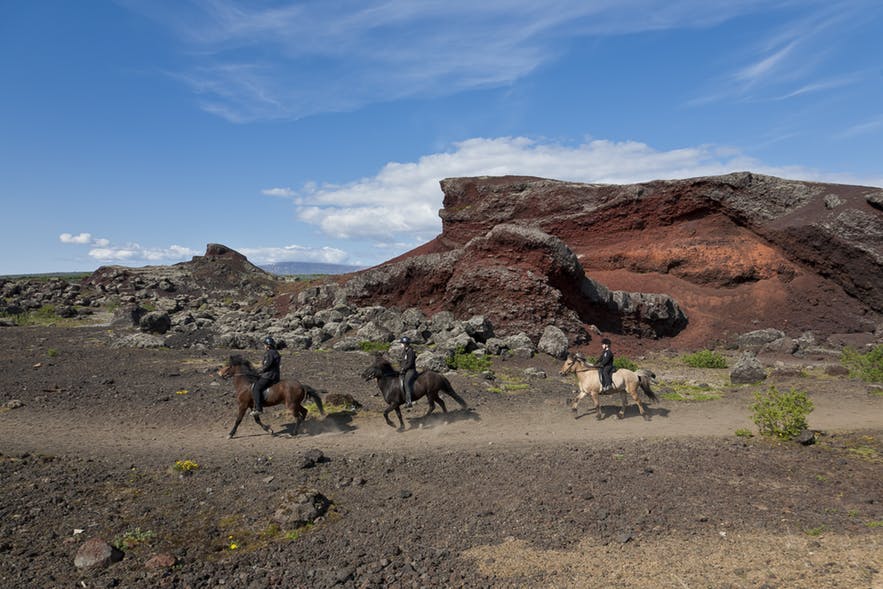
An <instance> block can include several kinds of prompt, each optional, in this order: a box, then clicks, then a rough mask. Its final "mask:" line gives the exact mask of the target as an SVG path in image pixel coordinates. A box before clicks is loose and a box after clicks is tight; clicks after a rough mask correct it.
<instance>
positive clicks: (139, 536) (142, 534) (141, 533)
mask: <svg viewBox="0 0 883 589" xmlns="http://www.w3.org/2000/svg"><path fill="white" fill-rule="evenodd" d="M155 536H156V534H154V533H153V532H151V531H150V530H142V529H141V528H135V529H134V530H129V531H127V532H126V533H125V534H123V535H122V536H117V537H116V538H115V539H114V541H113V542H112V544H113V545H114V546H116V547H117V548H119V549H120V550H122V551H124V552H125V551H126V550H131V549H133V548H135V547H136V546H138V545H139V544H145V543H147V542H150V540H152V539H153V538H154V537H155Z"/></svg>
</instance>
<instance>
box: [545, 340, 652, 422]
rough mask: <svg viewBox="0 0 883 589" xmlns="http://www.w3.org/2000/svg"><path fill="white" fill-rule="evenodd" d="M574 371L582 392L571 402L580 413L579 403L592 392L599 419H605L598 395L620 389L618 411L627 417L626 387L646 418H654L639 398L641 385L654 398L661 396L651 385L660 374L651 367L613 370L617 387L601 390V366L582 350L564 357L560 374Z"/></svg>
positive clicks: (620, 417) (614, 385)
mask: <svg viewBox="0 0 883 589" xmlns="http://www.w3.org/2000/svg"><path fill="white" fill-rule="evenodd" d="M571 372H572V373H574V374H576V380H577V382H578V383H579V394H578V395H577V396H576V399H574V400H573V405H572V406H571V409H572V410H573V412H574V413H576V405H577V403H579V402H580V400H581V399H582V398H583V397H585V396H586V395H587V394H589V395H592V401H594V402H595V419H602V417H603V416H602V415H601V402H600V401H599V399H598V395H610V394H613V393H615V392H619V394H620V396H621V398H622V409H620V410H619V413H617V417H618V418H619V419H622V418H623V417H625V409H626V406H627V404H626V398H625V394H626V391H628V393H629V395H631V396H632V399H633V400H634V401H635V404H637V406H638V411H639V412H640V413H641V417H643V418H644V420H645V421H650V416H649V415H648V414H647V413H645V412H644V406H643V405H642V404H641V400H640V399H639V398H638V387H640V388H641V390H643V391H644V393H645V394H646V395H647V397H649V398H650V400H651V401H658V400H659V398H658V397H657V396H656V393H654V392H653V390H652V389H651V388H650V382H651V381H652V380H653V379H654V378H656V375H655V374H653V373H652V372H650V371H649V370H646V369H643V368H642V369H641V370H638V371H636V372H633V371H631V370H628V369H627V368H618V369H617V370H616V372H614V373H613V388H612V389H610V390H608V391H603V392H602V391H601V379H600V378H599V376H598V369H597V367H595V366H594V365H592V364H589V363H588V362H587V361H586V359H585V358H583V357H582V356H580V355H578V354H568V355H567V360H565V361H564V366H562V367H561V370H560V371H559V372H558V374H560V375H561V376H564V375H565V374H568V373H571ZM574 417H576V416H574Z"/></svg>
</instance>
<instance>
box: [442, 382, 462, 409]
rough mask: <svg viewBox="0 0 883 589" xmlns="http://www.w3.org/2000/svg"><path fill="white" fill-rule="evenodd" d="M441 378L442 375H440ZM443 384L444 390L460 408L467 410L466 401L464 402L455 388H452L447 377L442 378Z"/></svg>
mask: <svg viewBox="0 0 883 589" xmlns="http://www.w3.org/2000/svg"><path fill="white" fill-rule="evenodd" d="M439 376H441V375H439ZM441 379H442V382H443V383H444V387H443V388H442V390H443V391H444V392H446V393H447V394H448V395H450V397H451V398H452V399H453V400H455V401H456V402H458V403H459V404H460V407H463V408H464V409H465V408H466V401H464V400H463V397H461V396H460V395H458V394H457V391H455V390H454V387H453V386H451V381H449V380H448V379H447V378H446V377H444V376H441Z"/></svg>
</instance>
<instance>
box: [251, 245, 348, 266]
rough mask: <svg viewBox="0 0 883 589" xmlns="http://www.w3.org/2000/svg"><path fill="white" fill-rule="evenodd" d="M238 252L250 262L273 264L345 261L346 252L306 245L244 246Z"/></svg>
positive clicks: (337, 262) (340, 262)
mask: <svg viewBox="0 0 883 589" xmlns="http://www.w3.org/2000/svg"><path fill="white" fill-rule="evenodd" d="M237 251H239V253H241V254H242V255H244V256H245V257H246V258H248V260H249V261H250V262H251V263H252V264H275V263H277V262H293V261H298V262H322V263H325V264H343V263H346V261H347V258H348V254H347V252H345V251H343V250H339V249H336V248H333V247H306V246H301V245H286V246H281V247H256V248H255V247H246V248H241V249H239V250H237Z"/></svg>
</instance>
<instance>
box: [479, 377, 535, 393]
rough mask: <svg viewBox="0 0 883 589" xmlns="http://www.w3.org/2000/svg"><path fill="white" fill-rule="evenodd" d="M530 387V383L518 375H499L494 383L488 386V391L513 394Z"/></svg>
mask: <svg viewBox="0 0 883 589" xmlns="http://www.w3.org/2000/svg"><path fill="white" fill-rule="evenodd" d="M528 389H530V385H529V384H528V383H526V382H525V381H524V380H523V379H522V378H520V377H518V376H509V375H501V376H500V377H499V378H497V380H496V381H495V384H493V385H491V386H488V389H487V390H488V392H489V393H497V394H500V395H513V394H516V393H520V392H522V391H526V390H528Z"/></svg>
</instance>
